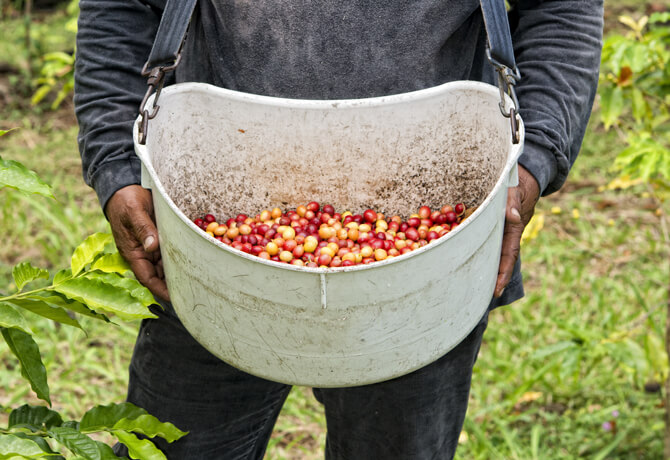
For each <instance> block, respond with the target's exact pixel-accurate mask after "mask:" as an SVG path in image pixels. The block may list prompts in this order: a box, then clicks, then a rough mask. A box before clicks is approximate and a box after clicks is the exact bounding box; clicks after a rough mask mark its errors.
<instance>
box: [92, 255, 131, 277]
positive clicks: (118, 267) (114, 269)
mask: <svg viewBox="0 0 670 460" xmlns="http://www.w3.org/2000/svg"><path fill="white" fill-rule="evenodd" d="M91 270H100V271H101V272H105V273H118V274H119V275H123V274H124V273H127V272H128V271H130V265H128V262H126V259H124V258H123V256H121V254H119V253H118V252H114V253H111V254H104V255H102V256H101V257H99V258H98V259H96V260H95V262H93V264H92V265H91Z"/></svg>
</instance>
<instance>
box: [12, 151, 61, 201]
mask: <svg viewBox="0 0 670 460" xmlns="http://www.w3.org/2000/svg"><path fill="white" fill-rule="evenodd" d="M3 187H10V188H13V189H16V190H19V191H20V192H22V193H25V194H32V193H36V194H38V195H42V196H45V197H48V198H53V199H55V197H54V195H53V190H52V189H51V186H50V185H49V184H47V183H46V182H44V181H43V180H42V179H40V178H39V176H38V175H37V174H35V173H34V172H33V171H31V170H29V169H28V168H26V167H25V166H23V165H22V164H21V163H19V162H18V161H13V160H3V159H2V158H0V188H3Z"/></svg>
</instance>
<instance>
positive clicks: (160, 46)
mask: <svg viewBox="0 0 670 460" xmlns="http://www.w3.org/2000/svg"><path fill="white" fill-rule="evenodd" d="M195 3H196V0H167V4H166V5H165V10H163V16H162V18H161V22H160V25H159V26H158V31H157V32H156V38H155V39H154V45H153V47H152V48H151V53H150V54H149V60H148V61H147V63H146V65H145V67H146V68H149V69H151V68H153V67H156V66H170V65H172V64H174V63H175V62H176V61H177V56H178V55H179V50H180V49H181V45H182V42H183V41H184V38H186V29H188V24H189V22H190V20H191V16H192V15H193V10H194V9H195Z"/></svg>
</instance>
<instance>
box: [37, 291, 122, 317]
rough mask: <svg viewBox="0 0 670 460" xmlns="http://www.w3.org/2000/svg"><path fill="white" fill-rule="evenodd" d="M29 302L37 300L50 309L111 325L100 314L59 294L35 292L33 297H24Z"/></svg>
mask: <svg viewBox="0 0 670 460" xmlns="http://www.w3.org/2000/svg"><path fill="white" fill-rule="evenodd" d="M24 298H26V299H31V300H39V301H42V302H45V303H47V304H49V305H51V306H52V307H60V308H63V309H66V310H70V311H71V312H73V313H78V314H80V315H83V316H88V317H89V318H94V319H97V320H100V321H104V322H106V323H111V321H110V319H109V318H108V317H107V316H106V315H103V314H102V313H96V312H94V311H93V310H91V309H90V308H88V307H87V306H86V305H84V304H83V303H81V302H77V301H76V300H72V299H68V298H67V297H61V295H60V294H58V293H57V292H53V291H48V292H44V291H42V292H36V293H35V294H34V295H31V296H26V297H24Z"/></svg>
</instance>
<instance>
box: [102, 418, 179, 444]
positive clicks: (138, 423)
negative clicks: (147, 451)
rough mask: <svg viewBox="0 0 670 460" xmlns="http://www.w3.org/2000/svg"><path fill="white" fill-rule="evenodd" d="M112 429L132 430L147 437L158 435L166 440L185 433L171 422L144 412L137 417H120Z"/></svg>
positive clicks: (174, 438) (171, 440) (172, 439)
mask: <svg viewBox="0 0 670 460" xmlns="http://www.w3.org/2000/svg"><path fill="white" fill-rule="evenodd" d="M114 429H116V430H123V431H132V432H134V433H140V434H143V435H145V436H147V437H149V438H153V437H156V436H160V437H161V438H163V439H165V440H166V441H167V442H174V441H176V440H177V439H179V438H181V437H182V436H184V435H186V434H187V433H186V432H184V431H181V430H180V429H179V428H177V427H176V426H174V425H173V424H172V423H169V422H166V423H163V422H161V421H160V420H158V419H157V418H156V417H154V416H153V415H149V414H144V415H140V416H139V417H137V418H132V419H131V418H122V419H121V420H119V421H118V422H116V423H115V424H114Z"/></svg>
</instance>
